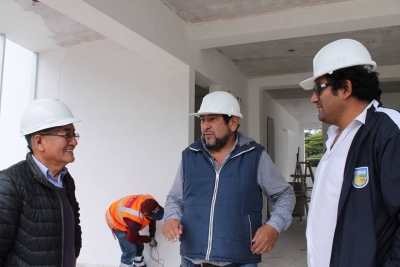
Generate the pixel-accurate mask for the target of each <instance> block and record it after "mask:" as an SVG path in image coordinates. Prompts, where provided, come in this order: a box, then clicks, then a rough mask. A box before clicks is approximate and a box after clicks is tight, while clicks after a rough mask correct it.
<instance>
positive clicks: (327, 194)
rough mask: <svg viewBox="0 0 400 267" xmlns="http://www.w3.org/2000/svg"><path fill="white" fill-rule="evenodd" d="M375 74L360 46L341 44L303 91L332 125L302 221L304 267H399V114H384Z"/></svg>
mask: <svg viewBox="0 0 400 267" xmlns="http://www.w3.org/2000/svg"><path fill="white" fill-rule="evenodd" d="M375 68H376V63H375V62H374V61H372V59H371V56H370V54H369V52H368V50H367V49H366V48H365V47H364V46H363V45H362V44H361V43H359V42H357V41H355V40H350V39H342V40H337V41H335V42H332V43H330V44H328V45H326V46H325V47H323V48H322V49H321V50H320V51H319V52H318V53H317V55H316V56H315V57H314V61H313V71H314V75H313V77H311V78H309V79H307V80H305V81H302V82H301V83H300V86H301V87H303V88H304V89H306V90H308V89H314V92H313V95H312V97H311V102H312V103H314V104H316V105H317V108H318V112H319V114H318V118H319V120H320V121H322V122H325V123H327V124H330V125H331V126H330V127H329V129H328V140H327V141H326V151H325V153H324V155H323V157H322V159H321V161H320V163H319V165H318V168H317V171H316V175H315V184H314V187H313V192H312V196H311V204H310V213H309V215H308V219H307V220H308V221H307V231H306V236H307V260H308V266H309V267H316V266H317V267H325V266H332V267H336V266H340V267H353V266H400V228H399V225H400V220H399V215H400V193H399V192H400V149H399V148H400V128H399V127H400V113H399V112H398V111H396V110H393V109H388V108H384V107H382V104H381V102H380V96H381V89H380V88H379V80H378V73H376V72H375V71H374V70H375Z"/></svg>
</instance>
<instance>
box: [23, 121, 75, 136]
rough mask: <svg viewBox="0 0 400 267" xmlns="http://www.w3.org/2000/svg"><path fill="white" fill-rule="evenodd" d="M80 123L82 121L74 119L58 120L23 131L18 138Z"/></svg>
mask: <svg viewBox="0 0 400 267" xmlns="http://www.w3.org/2000/svg"><path fill="white" fill-rule="evenodd" d="M81 121H82V120H80V119H77V118H75V117H71V118H66V119H63V120H59V121H57V122H55V123H52V124H43V125H38V127H34V128H31V129H25V130H24V131H21V132H20V136H25V135H28V134H32V133H36V132H39V131H42V130H46V129H49V128H54V127H60V126H64V125H68V124H71V123H75V122H81Z"/></svg>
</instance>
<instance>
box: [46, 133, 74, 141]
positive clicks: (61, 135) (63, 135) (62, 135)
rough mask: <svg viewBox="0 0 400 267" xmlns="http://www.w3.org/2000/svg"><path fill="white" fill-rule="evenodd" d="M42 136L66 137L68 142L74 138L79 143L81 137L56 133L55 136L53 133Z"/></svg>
mask: <svg viewBox="0 0 400 267" xmlns="http://www.w3.org/2000/svg"><path fill="white" fill-rule="evenodd" d="M40 135H50V136H60V137H64V138H65V139H67V140H68V141H71V140H72V138H75V140H76V141H79V137H80V135H79V134H78V133H54V134H53V133H43V134H40Z"/></svg>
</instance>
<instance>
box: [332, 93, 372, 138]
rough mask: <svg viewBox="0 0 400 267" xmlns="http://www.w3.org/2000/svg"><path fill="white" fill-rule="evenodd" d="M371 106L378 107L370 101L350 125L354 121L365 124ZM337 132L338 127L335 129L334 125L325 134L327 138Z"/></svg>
mask: <svg viewBox="0 0 400 267" xmlns="http://www.w3.org/2000/svg"><path fill="white" fill-rule="evenodd" d="M372 105H374V106H375V107H378V105H379V103H378V101H376V100H375V99H374V100H372V101H371V103H369V104H368V106H366V107H365V109H364V110H363V111H362V112H361V113H360V114H359V115H358V116H357V117H356V118H355V119H354V120H353V121H352V122H351V123H350V124H352V123H353V122H354V121H359V122H361V123H362V124H365V118H366V117H367V111H368V109H369V108H370V107H371V106H372ZM350 124H349V125H350ZM338 131H339V127H337V126H336V125H331V126H330V127H329V128H328V132H327V134H328V136H330V135H331V134H337V132H338Z"/></svg>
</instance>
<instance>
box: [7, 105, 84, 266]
mask: <svg viewBox="0 0 400 267" xmlns="http://www.w3.org/2000/svg"><path fill="white" fill-rule="evenodd" d="M79 121H80V120H79V119H77V118H75V117H74V116H73V115H72V113H71V111H70V110H69V108H68V107H67V106H66V105H65V104H64V103H63V102H61V101H59V100H58V99H55V98H44V99H37V100H34V101H32V102H31V103H30V104H29V105H28V107H27V108H26V110H25V112H24V114H23V116H22V119H21V128H20V131H21V135H22V136H25V138H26V140H27V143H28V148H29V150H30V152H29V153H28V154H27V156H26V160H24V161H21V162H19V163H17V164H15V165H13V166H11V167H9V168H8V169H5V170H2V171H0V266H18V267H24V266H66V267H70V266H72V267H73V266H76V258H77V257H78V255H79V252H80V249H81V246H82V239H81V234H82V232H81V227H80V220H79V205H78V202H77V201H76V198H75V183H74V180H73V178H72V177H71V175H70V174H69V172H68V169H67V168H66V167H65V166H66V165H67V164H68V163H71V162H73V161H74V160H75V156H74V149H75V147H76V146H77V144H78V138H79V134H77V133H75V127H74V125H73V123H75V122H79ZM3 153H5V151H3Z"/></svg>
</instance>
